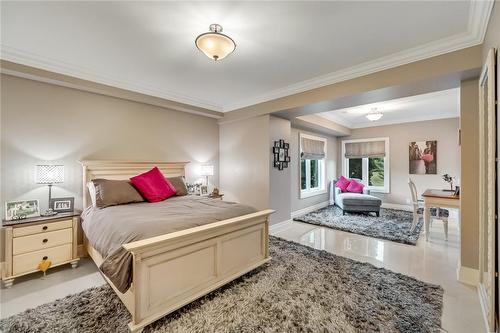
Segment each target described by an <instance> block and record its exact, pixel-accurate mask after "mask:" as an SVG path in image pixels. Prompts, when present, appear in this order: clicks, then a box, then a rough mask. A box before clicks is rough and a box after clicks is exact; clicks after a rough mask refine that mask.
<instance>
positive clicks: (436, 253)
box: [271, 218, 485, 333]
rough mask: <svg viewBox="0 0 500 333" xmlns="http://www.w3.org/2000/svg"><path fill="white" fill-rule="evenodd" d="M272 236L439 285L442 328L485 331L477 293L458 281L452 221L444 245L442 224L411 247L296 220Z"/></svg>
mask: <svg viewBox="0 0 500 333" xmlns="http://www.w3.org/2000/svg"><path fill="white" fill-rule="evenodd" d="M271 234H272V235H275V236H278V237H281V238H284V239H287V240H290V241H294V242H298V243H301V244H304V245H307V246H310V247H313V248H315V249H320V250H325V251H328V252H331V253H334V254H337V255H340V256H343V257H348V258H351V259H354V260H358V261H363V262H367V263H370V264H373V265H375V266H377V267H384V268H387V269H389V270H392V271H395V272H399V273H402V274H406V275H409V276H413V277H415V278H417V279H419V280H422V281H426V282H430V283H434V284H439V285H441V286H442V287H443V289H444V306H443V317H442V327H443V329H444V330H445V331H446V332H453V333H455V332H456V333H460V332H463V333H471V332H484V331H485V327H484V322H483V317H482V313H481V307H480V304H479V299H478V296H477V291H476V288H474V287H471V286H468V285H466V284H462V283H460V282H458V281H457V267H458V260H459V253H460V243H459V239H460V238H459V228H458V223H457V219H454V218H450V220H449V235H448V241H445V240H444V232H443V225H442V222H441V221H439V220H436V221H434V222H433V224H432V227H431V229H430V240H429V242H426V241H425V237H424V235H423V234H422V235H421V236H420V238H419V240H418V243H417V245H416V246H413V245H404V244H399V243H395V242H391V241H385V240H380V239H376V238H371V237H367V236H362V235H357V234H352V233H348V232H343V231H339V230H334V229H331V228H325V227H321V226H314V225H311V224H306V223H301V222H296V221H293V222H287V223H282V224H280V225H279V226H277V227H273V228H272V231H271Z"/></svg>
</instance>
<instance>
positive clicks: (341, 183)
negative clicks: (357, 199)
mask: <svg viewBox="0 0 500 333" xmlns="http://www.w3.org/2000/svg"><path fill="white" fill-rule="evenodd" d="M350 183H351V180H349V179H347V178H345V177H344V176H340V178H339V180H337V183H336V184H335V186H337V187H338V188H340V190H341V191H342V192H347V187H348V186H349V184H350Z"/></svg>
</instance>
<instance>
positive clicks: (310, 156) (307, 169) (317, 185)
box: [300, 133, 326, 198]
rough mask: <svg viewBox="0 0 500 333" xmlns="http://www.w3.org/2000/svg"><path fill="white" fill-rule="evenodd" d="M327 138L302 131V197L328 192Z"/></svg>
mask: <svg viewBox="0 0 500 333" xmlns="http://www.w3.org/2000/svg"><path fill="white" fill-rule="evenodd" d="M325 158H326V139H324V138H320V137H316V136H312V135H307V134H303V133H300V197H301V198H307V197H311V196H314V195H318V194H323V193H326V167H325Z"/></svg>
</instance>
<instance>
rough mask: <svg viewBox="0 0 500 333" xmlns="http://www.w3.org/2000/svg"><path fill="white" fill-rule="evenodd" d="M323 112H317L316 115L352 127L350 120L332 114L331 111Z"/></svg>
mask: <svg viewBox="0 0 500 333" xmlns="http://www.w3.org/2000/svg"><path fill="white" fill-rule="evenodd" d="M325 113H328V114H325ZM325 113H317V115H318V116H320V117H321V118H325V119H328V120H330V121H333V122H335V123H337V124H339V125H342V126H345V127H347V128H349V129H352V122H350V121H348V120H346V119H344V118H342V117H339V116H337V115H336V114H332V113H331V112H325Z"/></svg>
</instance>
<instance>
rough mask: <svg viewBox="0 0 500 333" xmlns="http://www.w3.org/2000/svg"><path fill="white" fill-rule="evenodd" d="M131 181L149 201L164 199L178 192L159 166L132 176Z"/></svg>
mask: <svg viewBox="0 0 500 333" xmlns="http://www.w3.org/2000/svg"><path fill="white" fill-rule="evenodd" d="M130 182H131V183H132V185H134V186H135V187H136V188H137V190H138V191H139V192H141V194H142V196H143V197H145V198H146V200H148V201H149V202H159V201H163V200H165V199H167V198H170V197H171V196H173V195H175V193H176V192H177V190H176V189H175V187H174V186H173V185H172V184H171V183H170V181H168V179H166V178H165V177H164V176H163V174H162V173H161V171H160V169H158V167H154V168H153V169H151V170H149V171H147V172H144V173H141V174H140V175H138V176H135V177H132V178H130Z"/></svg>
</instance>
